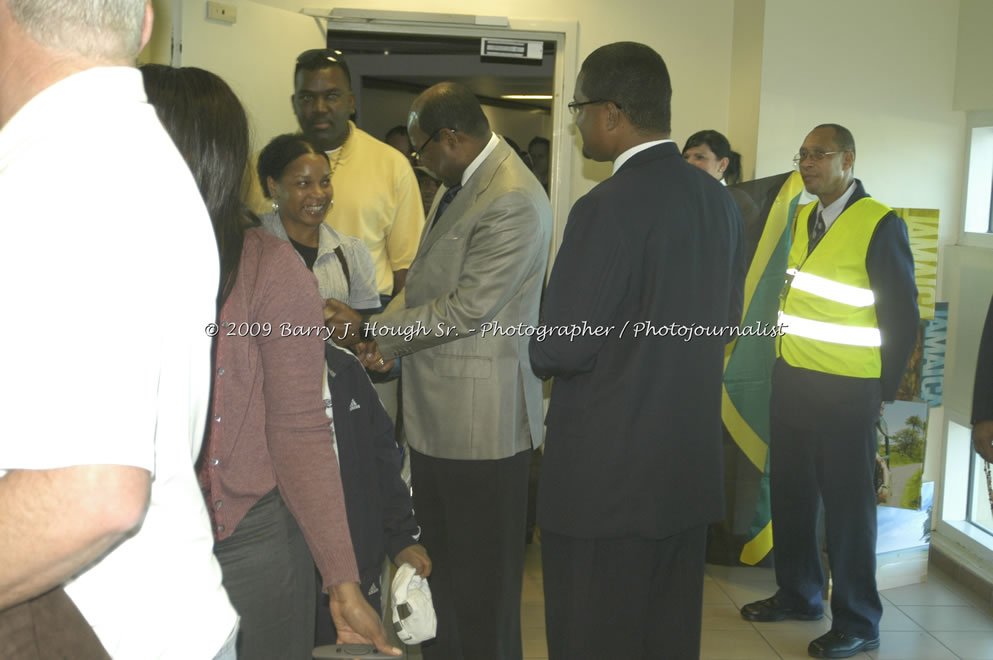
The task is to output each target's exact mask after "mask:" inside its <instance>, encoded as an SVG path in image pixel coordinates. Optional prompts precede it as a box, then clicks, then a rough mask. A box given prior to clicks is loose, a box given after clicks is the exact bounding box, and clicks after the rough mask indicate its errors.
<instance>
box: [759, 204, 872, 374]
mask: <svg viewBox="0 0 993 660" xmlns="http://www.w3.org/2000/svg"><path fill="white" fill-rule="evenodd" d="M816 207H817V203H816V202H814V203H812V204H810V205H808V206H807V207H805V208H804V209H803V210H802V211H801V212H800V214H799V217H798V218H797V230H796V235H795V237H794V242H793V246H792V248H791V249H790V253H789V257H788V260H787V265H788V268H787V271H786V272H787V275H788V280H787V285H786V287H785V288H784V296H783V298H782V300H781V303H780V318H779V322H780V323H781V324H782V325H783V336H782V337H780V339H779V341H778V342H777V346H776V354H777V356H780V357H782V358H783V359H784V360H785V361H786V362H787V363H789V364H790V365H792V366H795V367H801V368H803V369H811V370H814V371H821V372H824V373H830V374H836V375H840V376H851V377H855V378H878V377H879V376H880V373H881V371H882V359H881V356H880V351H879V347H880V345H881V344H882V337H881V335H880V332H879V327H878V323H877V321H876V307H875V296H874V295H873V292H872V289H871V288H870V286H869V274H868V273H867V272H866V269H865V259H866V254H867V252H868V249H869V242H870V241H871V240H872V235H873V233H874V232H875V231H876V226H877V225H878V224H879V221H880V220H882V219H883V218H884V217H885V216H886V215H887V214H888V213H889V212H890V209H889V208H888V207H886V206H884V205H883V204H880V203H879V202H877V201H875V200H873V199H871V198H868V197H864V198H862V199H860V200H858V201H856V202H854V203H852V204H851V205H850V206H849V207H848V208H847V209H845V211H844V212H842V214H841V215H840V216H838V218H837V219H836V220H835V221H834V223H832V225H831V226H830V227H829V228H828V231H827V233H825V234H824V236H823V237H822V238H821V240H820V242H819V243H818V244H817V245H816V246H815V248H814V251H813V252H811V253H810V254H809V256H808V253H807V252H808V250H807V247H808V237H807V221H808V218H809V217H810V214H811V213H812V212H813V211H814V209H815V208H816Z"/></svg>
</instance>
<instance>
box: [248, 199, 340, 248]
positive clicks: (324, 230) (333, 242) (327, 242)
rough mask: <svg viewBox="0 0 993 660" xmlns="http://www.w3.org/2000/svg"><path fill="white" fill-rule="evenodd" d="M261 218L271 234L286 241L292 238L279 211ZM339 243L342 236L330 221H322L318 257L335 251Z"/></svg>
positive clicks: (265, 214) (318, 240)
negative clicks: (332, 226) (329, 223)
mask: <svg viewBox="0 0 993 660" xmlns="http://www.w3.org/2000/svg"><path fill="white" fill-rule="evenodd" d="M259 219H260V220H262V226H263V227H265V228H266V230H268V231H269V233H270V234H272V235H273V236H276V237H278V238H281V239H283V240H284V241H288V240H290V237H289V235H288V234H287V233H286V227H284V226H283V221H282V220H280V218H279V213H277V212H275V211H272V212H270V213H263V214H262V215H261V216H260V217H259ZM339 245H341V236H340V235H339V234H338V232H336V231H335V230H334V229H332V228H331V227H330V226H329V225H328V223H326V222H322V223H321V229H320V233H319V234H318V237H317V258H318V259H320V258H321V257H323V256H324V255H326V254H330V253H332V252H334V249H335V248H336V247H338V246H339Z"/></svg>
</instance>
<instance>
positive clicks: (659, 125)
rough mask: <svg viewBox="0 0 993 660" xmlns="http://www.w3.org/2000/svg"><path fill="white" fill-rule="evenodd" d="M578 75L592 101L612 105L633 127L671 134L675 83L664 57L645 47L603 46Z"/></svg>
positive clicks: (630, 43)
mask: <svg viewBox="0 0 993 660" xmlns="http://www.w3.org/2000/svg"><path fill="white" fill-rule="evenodd" d="M579 75H581V76H582V77H583V84H582V91H583V93H584V94H585V95H586V96H587V97H588V98H589V99H590V100H597V101H613V102H614V104H615V105H617V106H618V107H619V108H621V110H622V111H623V112H624V114H626V115H627V117H628V120H629V121H630V122H631V125H632V126H634V127H635V128H636V129H639V130H642V131H657V132H659V133H665V134H668V133H669V132H670V131H671V128H670V125H671V123H672V83H671V82H670V81H669V70H668V69H667V68H666V66H665V62H664V61H663V60H662V57H661V56H660V55H659V54H658V53H656V52H655V51H654V50H652V49H651V48H649V47H648V46H646V45H645V44H639V43H635V42H633V41H619V42H617V43H613V44H607V45H606V46H601V47H600V48H597V49H596V50H595V51H593V52H592V53H590V55H589V57H587V58H586V59H585V60H584V61H583V66H582V68H581V69H580V72H579Z"/></svg>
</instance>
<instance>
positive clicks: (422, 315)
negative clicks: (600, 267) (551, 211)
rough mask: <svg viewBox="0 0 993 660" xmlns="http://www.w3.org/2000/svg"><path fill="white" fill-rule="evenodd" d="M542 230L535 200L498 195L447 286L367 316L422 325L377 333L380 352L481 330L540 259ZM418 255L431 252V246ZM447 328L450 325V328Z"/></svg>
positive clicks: (409, 349) (404, 351)
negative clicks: (417, 301) (411, 303)
mask: <svg viewBox="0 0 993 660" xmlns="http://www.w3.org/2000/svg"><path fill="white" fill-rule="evenodd" d="M542 233H543V229H542V227H541V218H540V214H539V212H538V209H537V206H536V205H535V203H534V200H532V199H530V198H529V197H528V196H526V195H525V194H523V193H521V192H512V193H508V194H507V195H504V196H502V197H500V198H499V199H497V200H496V201H495V202H494V203H493V204H492V205H491V206H490V207H489V208H488V209H486V210H485V211H483V213H482V215H481V217H480V219H479V220H478V221H477V223H476V225H475V227H474V228H473V230H472V235H471V236H470V237H469V238H468V239H467V243H466V246H465V259H464V261H463V264H462V269H461V272H460V273H459V276H458V281H457V283H456V285H455V286H454V287H453V289H452V290H451V291H449V292H448V293H447V294H445V295H443V296H440V297H438V298H435V299H434V300H431V301H430V302H428V303H425V304H422V305H419V306H416V307H411V308H407V309H403V308H399V306H398V305H396V304H391V305H390V308H389V309H388V310H387V311H386V312H384V313H383V314H378V315H375V316H373V317H371V319H370V321H371V322H374V323H376V324H377V325H378V326H380V327H385V326H389V327H394V328H405V327H414V326H417V325H418V323H419V324H420V326H419V327H420V328H423V330H422V331H420V332H418V333H416V334H414V335H413V336H411V335H408V336H407V337H404V336H400V335H401V333H386V334H385V335H383V336H380V337H377V340H376V341H377V344H378V345H379V349H380V351H381V352H382V354H383V356H384V357H385V358H387V359H392V358H394V357H399V356H403V355H408V354H410V353H413V352H415V351H419V350H422V349H425V348H430V347H432V346H437V345H440V344H444V343H446V342H450V341H455V340H457V339H459V338H462V337H466V336H470V335H472V334H473V333H477V332H479V331H480V328H481V326H482V325H483V324H484V323H486V322H488V321H491V320H492V319H493V318H494V316H496V315H497V314H498V313H499V312H500V311H501V310H502V309H503V308H504V306H505V305H506V304H507V303H508V302H509V301H510V300H511V299H512V298H514V297H515V296H518V295H519V292H520V290H521V285H522V284H523V282H524V281H525V279H526V278H527V277H528V276H529V275H530V274H531V273H532V272H533V270H534V268H535V267H536V266H535V264H536V262H538V261H540V260H541V259H542V257H543V255H542V250H544V249H545V244H544V242H543V241H541V240H538V237H540V236H541V235H542ZM421 258H427V259H430V258H432V255H431V253H430V252H429V253H428V254H427V255H426V256H424V257H421ZM435 258H437V257H435ZM394 302H395V301H394ZM449 328H452V329H453V330H452V331H451V332H448V331H447V330H448V329H449ZM439 330H440V331H439Z"/></svg>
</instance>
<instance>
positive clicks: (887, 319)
mask: <svg viewBox="0 0 993 660" xmlns="http://www.w3.org/2000/svg"><path fill="white" fill-rule="evenodd" d="M794 162H795V163H796V165H797V167H798V169H799V170H800V175H801V176H802V177H803V183H804V186H805V187H806V189H807V192H809V193H812V194H814V195H816V196H817V198H818V200H819V201H817V202H814V203H811V204H809V205H807V206H806V207H804V208H803V209H802V210H801V211H800V215H799V217H798V219H797V222H796V228H795V233H794V236H793V246H792V248H791V250H790V253H789V257H788V259H787V272H786V279H787V283H786V285H785V287H784V290H783V295H782V296H781V302H780V323H781V324H782V329H783V332H784V334H783V335H782V336H780V337H779V338H778V339H777V345H776V355H777V358H778V359H777V360H776V365H775V369H774V371H773V376H772V402H771V408H770V440H771V444H770V449H769V460H770V466H769V470H770V486H771V490H770V493H771V502H772V520H773V524H772V530H773V532H772V533H773V545H774V547H775V552H776V583H777V585H778V586H779V590H778V591H777V592H776V594H775V595H774V596H772V597H771V598H767V599H765V600H760V601H756V602H754V603H749V604H748V605H745V606H744V607H743V608H742V609H741V615H742V617H744V618H745V619H747V620H749V621H782V620H786V619H800V620H814V619H820V618H821V616H823V607H824V606H823V602H822V600H821V593H822V589H823V586H824V573H823V569H822V567H821V561H820V545H819V543H818V541H817V528H818V513H819V502H820V501H823V503H824V513H825V527H826V530H827V548H828V556H829V557H830V560H831V575H832V578H833V581H834V588H833V592H832V595H831V613H832V620H831V629H830V630H829V631H828V632H827V633H825V634H824V635H822V636H820V637H818V638H817V639H815V640H813V641H812V642H811V643H810V645H809V646H808V647H807V652H808V654H809V655H811V656H813V657H815V658H848V657H851V656H853V655H856V654H858V653H861V652H862V651H865V650H868V649H874V648H877V647H878V646H879V618H880V616H881V615H882V605H881V603H880V599H879V593H878V591H877V590H876V493H875V487H874V485H873V475H874V470H875V464H876V435H875V431H874V427H875V423H876V420H877V419H878V417H879V413H880V403H881V402H882V401H890V400H892V399H893V398H894V397H895V396H896V393H897V388H898V387H899V384H900V380H901V377H902V375H903V371H904V369H905V368H906V366H907V360H908V359H909V357H910V353H911V351H912V350H913V347H914V344H915V342H916V339H917V326H918V321H919V316H918V309H917V287H916V285H915V284H914V259H913V256H912V254H911V251H910V244H909V241H908V239H907V227H906V225H905V224H904V222H903V220H901V219H900V218H899V217H897V215H896V214H894V213H893V211H891V210H890V209H889V208H888V207H886V206H884V205H883V204H880V203H879V202H877V201H875V200H874V199H872V198H871V197H869V196H868V194H866V192H865V189H864V188H863V187H862V183H861V182H860V181H859V180H857V179H855V178H854V165H855V139H854V138H853V137H852V134H851V132H849V131H848V129H846V128H844V127H843V126H839V125H837V124H822V125H820V126H818V127H816V128H815V129H814V130H813V131H811V132H810V134H809V135H807V138H806V139H805V140H804V142H803V146H802V147H800V151H799V153H798V154H797V155H796V158H795V159H794Z"/></svg>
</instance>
